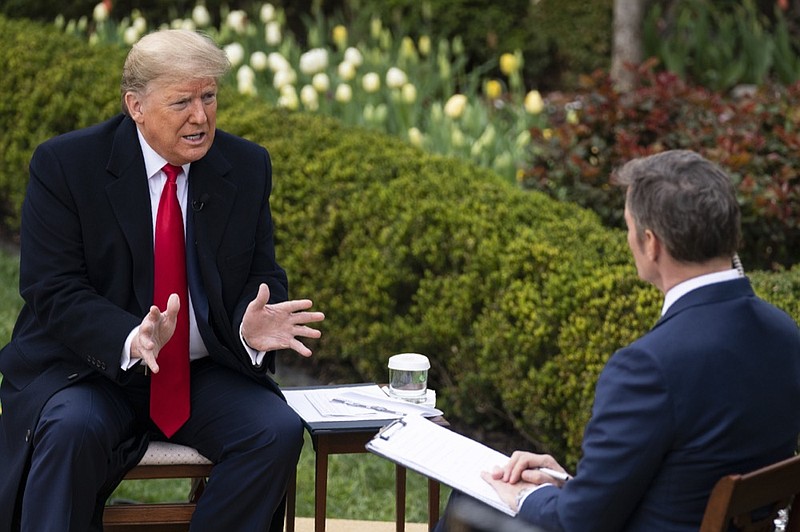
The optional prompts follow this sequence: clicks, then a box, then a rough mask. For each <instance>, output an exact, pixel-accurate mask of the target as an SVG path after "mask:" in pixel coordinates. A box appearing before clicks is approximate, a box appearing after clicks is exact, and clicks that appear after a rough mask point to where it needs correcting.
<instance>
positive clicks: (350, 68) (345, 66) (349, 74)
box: [336, 61, 356, 81]
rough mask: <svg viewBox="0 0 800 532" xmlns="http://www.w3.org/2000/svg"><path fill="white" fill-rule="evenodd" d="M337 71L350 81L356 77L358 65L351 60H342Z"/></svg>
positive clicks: (341, 76)
mask: <svg viewBox="0 0 800 532" xmlns="http://www.w3.org/2000/svg"><path fill="white" fill-rule="evenodd" d="M336 72H337V73H338V74H339V77H340V78H342V79H343V80H344V81H350V80H352V79H353V78H354V77H356V67H355V65H353V63H351V62H350V61H342V62H341V63H339V67H338V68H337V69H336Z"/></svg>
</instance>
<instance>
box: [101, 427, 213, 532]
mask: <svg viewBox="0 0 800 532" xmlns="http://www.w3.org/2000/svg"><path fill="white" fill-rule="evenodd" d="M212 467H213V464H212V463H211V462H210V461H209V460H208V459H207V458H206V457H205V456H203V455H201V454H200V453H199V452H197V451H196V450H195V449H193V448H191V447H186V446H183V445H178V444H174V443H167V442H151V443H150V445H149V447H148V448H147V452H146V453H145V455H144V457H143V458H142V459H141V461H140V462H139V464H138V465H137V466H136V467H134V468H133V469H131V470H130V471H129V472H128V474H127V475H125V480H137V479H163V478H190V479H192V486H191V490H190V492H189V495H188V497H187V501H186V502H177V503H146V504H139V503H130V504H129V503H124V504H110V505H107V506H106V508H105V512H104V514H103V526H104V530H105V531H106V532H137V531H144V530H157V531H158V532H172V531H179V530H180V531H184V530H188V529H189V521H190V520H191V518H192V514H193V513H194V508H195V505H196V503H197V499H198V498H199V497H200V495H201V494H202V493H203V489H204V488H205V483H206V478H207V477H208V475H209V474H210V473H211V468H212Z"/></svg>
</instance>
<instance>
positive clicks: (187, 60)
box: [120, 29, 230, 114]
mask: <svg viewBox="0 0 800 532" xmlns="http://www.w3.org/2000/svg"><path fill="white" fill-rule="evenodd" d="M229 69H230V61H228V56H227V55H226V54H225V52H224V51H223V50H222V49H220V48H219V46H217V45H216V43H214V41H212V40H211V38H210V37H208V36H207V35H204V34H202V33H199V32H196V31H191V30H172V29H170V30H160V31H157V32H154V33H150V34H148V35H145V36H144V37H142V38H141V39H140V40H139V41H138V42H137V43H136V44H134V45H133V47H132V48H131V50H130V52H128V57H127V58H126V59H125V65H124V66H123V68H122V82H121V84H120V92H121V96H122V111H123V112H124V113H126V114H127V113H128V109H127V106H126V105H125V94H126V93H128V92H135V93H138V94H144V93H145V92H146V90H147V88H148V85H149V84H150V83H152V82H153V81H156V80H159V81H165V82H176V81H184V80H193V79H200V78H213V79H215V80H219V78H221V77H222V76H224V75H225V74H226V73H227V72H228V70H229Z"/></svg>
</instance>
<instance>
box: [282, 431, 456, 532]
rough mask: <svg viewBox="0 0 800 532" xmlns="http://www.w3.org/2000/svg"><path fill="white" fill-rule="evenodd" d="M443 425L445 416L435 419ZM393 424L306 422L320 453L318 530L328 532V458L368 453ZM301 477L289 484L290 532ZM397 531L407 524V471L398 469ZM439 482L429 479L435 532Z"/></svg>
mask: <svg viewBox="0 0 800 532" xmlns="http://www.w3.org/2000/svg"><path fill="white" fill-rule="evenodd" d="M432 421H435V422H436V423H438V424H440V425H445V426H447V425H449V423H448V421H447V420H446V419H445V418H444V417H441V416H439V417H436V418H432ZM388 423H390V421H386V420H384V421H379V420H368V421H344V422H341V423H337V424H336V425H335V426H332V425H331V424H330V423H313V422H312V423H308V422H304V424H305V426H306V430H308V433H309V434H310V435H311V441H312V443H313V445H314V451H315V453H316V458H315V470H314V531H315V532H324V531H325V516H326V511H327V499H328V457H329V456H330V455H333V454H354V453H367V452H368V451H367V449H366V448H365V445H366V444H367V442H368V441H369V440H371V439H372V438H373V437H374V436H375V434H377V432H378V430H380V429H381V428H382V427H383V426H384V425H385V424H388ZM296 491H297V475H296V474H295V475H294V476H293V477H292V479H291V480H290V481H289V486H288V490H287V495H286V532H294V517H295V506H296V500H297V497H296ZM395 491H396V500H395V508H396V530H397V532H403V531H404V530H405V521H406V468H405V467H403V466H401V465H396V466H395ZM439 493H440V486H439V482H438V481H436V480H433V479H428V529H429V530H433V528H434V527H435V526H436V523H437V522H438V521H439Z"/></svg>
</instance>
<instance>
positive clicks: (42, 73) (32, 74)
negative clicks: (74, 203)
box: [0, 16, 125, 231]
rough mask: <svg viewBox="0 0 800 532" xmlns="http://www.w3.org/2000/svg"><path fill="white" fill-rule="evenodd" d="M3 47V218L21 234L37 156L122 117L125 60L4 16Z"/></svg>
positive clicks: (0, 128) (0, 100)
mask: <svg viewBox="0 0 800 532" xmlns="http://www.w3.org/2000/svg"><path fill="white" fill-rule="evenodd" d="M0 39H1V40H2V46H0V71H2V72H3V75H2V76H0V94H2V95H3V97H2V98H0V131H2V132H3V133H2V135H0V216H2V224H3V225H5V226H6V227H7V228H9V229H11V230H12V231H15V230H16V229H18V228H19V212H20V207H21V206H22V200H23V198H24V196H25V185H26V183H27V178H28V163H29V162H30V157H31V154H32V153H33V150H34V148H35V147H36V146H37V145H39V144H40V143H41V142H43V141H45V140H47V139H48V138H50V137H52V136H54V135H58V134H60V133H66V132H67V131H70V130H71V129H75V128H79V127H84V126H88V125H90V124H93V123H95V122H98V121H99V120H100V119H101V118H102V117H110V116H111V115H113V114H114V113H115V112H118V110H119V108H120V107H119V106H120V103H119V101H120V100H119V83H120V74H121V71H122V63H123V61H124V58H125V52H124V51H123V50H121V49H119V48H112V47H99V46H98V47H96V48H90V47H89V46H87V44H86V43H85V42H83V41H81V40H80V39H78V38H76V37H72V36H68V35H65V34H63V33H60V32H58V31H56V30H55V29H54V28H45V27H43V26H42V25H39V24H35V23H32V22H28V21H25V20H8V19H6V18H4V17H2V16H0Z"/></svg>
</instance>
